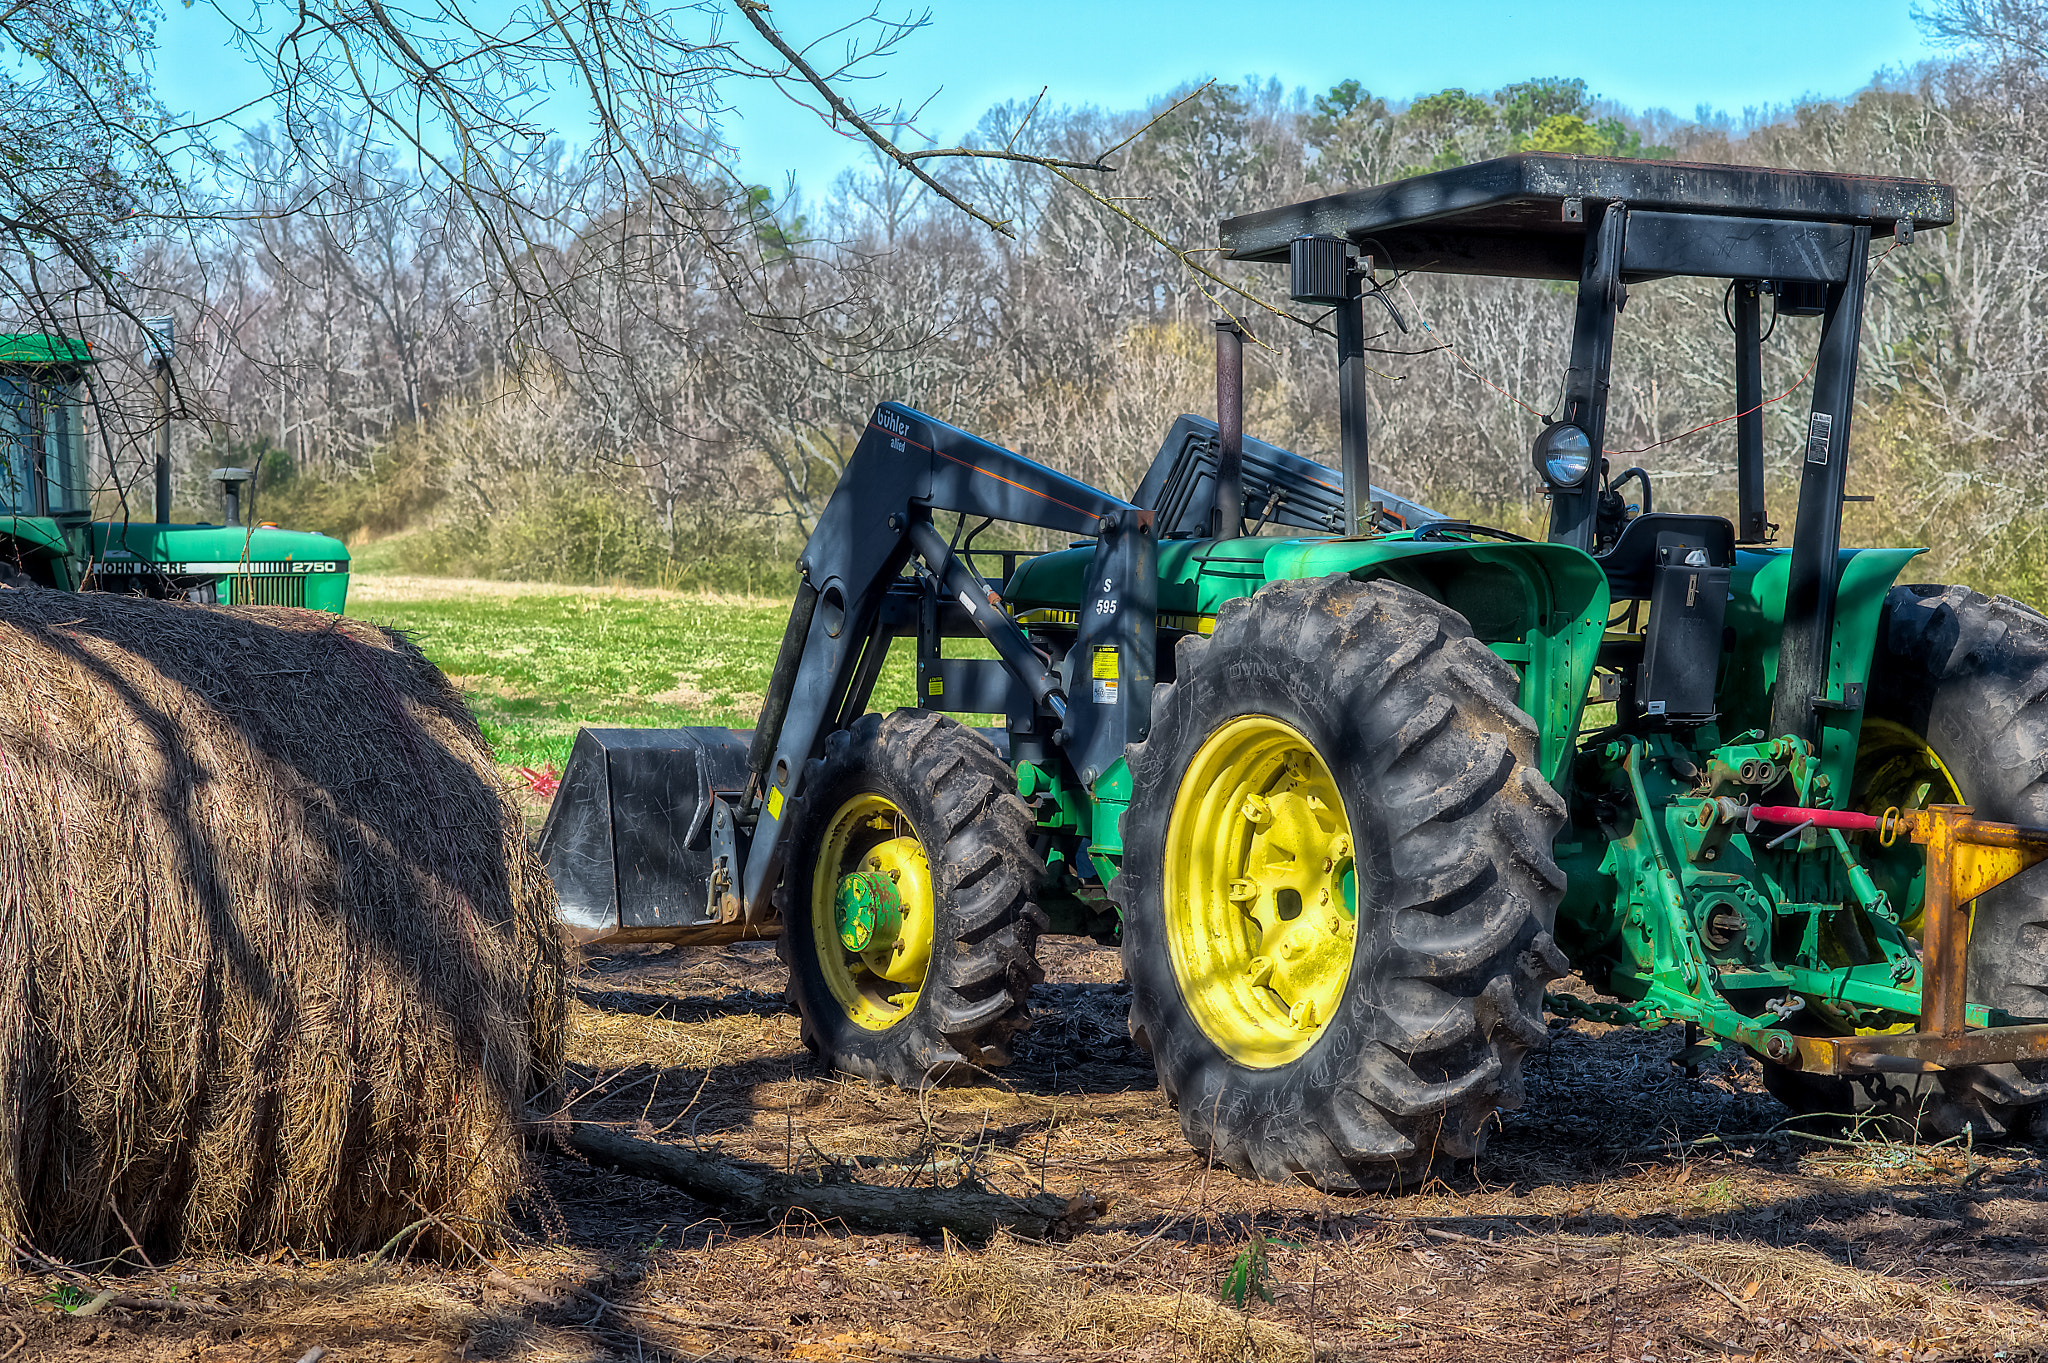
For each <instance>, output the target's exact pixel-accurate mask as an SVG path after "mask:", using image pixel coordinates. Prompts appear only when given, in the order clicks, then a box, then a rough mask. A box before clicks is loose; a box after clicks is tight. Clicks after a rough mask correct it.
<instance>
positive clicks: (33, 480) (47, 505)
mask: <svg viewBox="0 0 2048 1363" xmlns="http://www.w3.org/2000/svg"><path fill="white" fill-rule="evenodd" d="M84 387H85V386H84V384H83V383H82V382H71V383H49V382H46V381H43V380H41V379H37V378H34V377H31V376H28V375H23V374H8V375H0V514H13V515H19V516H48V515H56V514H60V513H63V512H67V511H81V510H84V509H85V506H86V489H85V469H86V462H87V461H86V452H85V403H84Z"/></svg>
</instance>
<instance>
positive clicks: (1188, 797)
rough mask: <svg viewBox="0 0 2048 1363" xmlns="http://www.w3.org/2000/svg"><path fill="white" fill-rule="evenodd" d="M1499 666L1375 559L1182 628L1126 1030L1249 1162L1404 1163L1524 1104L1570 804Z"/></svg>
mask: <svg viewBox="0 0 2048 1363" xmlns="http://www.w3.org/2000/svg"><path fill="white" fill-rule="evenodd" d="M1515 694H1516V684H1515V677H1514V674H1513V673H1512V671H1510V669H1509V668H1508V666H1507V665H1506V664H1505V663H1503V662H1502V661H1501V660H1500V659H1499V658H1497V657H1496V656H1495V655H1494V654H1493V653H1492V652H1491V651H1490V650H1489V649H1488V648H1487V647H1486V646H1485V645H1484V644H1482V643H1480V642H1479V641H1478V640H1477V639H1475V638H1473V637H1472V631H1471V629H1470V627H1469V626H1468V625H1467V624H1466V622H1465V620H1464V618H1463V617H1462V616H1460V615H1458V614H1457V613H1456V612H1455V611H1452V610H1450V609H1449V608H1447V607H1445V606H1443V605H1441V604H1439V603H1438V602H1436V601H1433V600H1431V599H1429V598H1428V597H1425V596H1423V595H1421V594H1420V593H1418V592H1415V591H1412V590H1409V589H1408V588H1405V587H1400V586H1396V585H1393V584H1391V583H1385V582H1373V583H1360V582H1355V581H1352V580H1351V579H1349V578H1347V577H1341V576H1340V577H1330V578H1322V579H1317V580H1313V581H1287V582H1277V583H1273V584H1272V585H1270V586H1267V587H1265V588H1264V589H1263V590H1261V591H1260V592H1259V593H1258V595H1257V596H1255V597H1253V598H1252V599H1250V600H1248V601H1242V600H1241V601H1232V602H1229V603H1227V604H1226V605H1225V606H1224V607H1223V609H1222V610H1221V611H1219V612H1218V614H1217V620H1216V632H1215V634H1214V636H1213V637H1212V638H1210V639H1207V640H1203V639H1200V638H1197V637H1194V636H1189V637H1188V638H1185V639H1183V640H1182V641H1181V643H1180V645H1179V648H1178V651H1177V653H1176V655H1175V681H1174V682H1173V683H1172V684H1171V685H1168V686H1163V687H1161V688H1160V689H1159V690H1158V692H1157V693H1156V694H1155V697H1154V705H1153V719H1152V729H1151V733H1150V735H1149V736H1148V738H1147V740H1146V741H1145V742H1144V743H1141V744H1137V745H1134V746H1133V747H1132V748H1131V749H1130V750H1129V754H1128V760H1129V763H1130V768H1131V778H1132V794H1131V804H1130V808H1129V810H1128V812H1127V813H1126V814H1125V815H1124V823H1123V836H1124V848H1125V854H1124V863H1123V868H1122V871H1121V873H1120V874H1119V875H1118V877H1117V879H1116V881H1115V882H1114V884H1113V886H1112V890H1111V893H1112V894H1113V896H1114V897H1115V898H1116V900H1117V902H1118V903H1119V904H1120V905H1121V907H1122V909H1123V915H1124V945H1123V954H1124V969H1125V973H1126V974H1127V975H1128V976H1129V978H1130V981H1131V988H1132V1004H1131V1032H1132V1035H1133V1036H1134V1037H1135V1038H1136V1039H1137V1040H1138V1042H1139V1044H1140V1045H1141V1046H1143V1047H1144V1048H1145V1049H1147V1050H1148V1051H1150V1052H1151V1054H1152V1059H1153V1062H1154V1064H1155V1066H1156V1067H1157V1069H1158V1072H1159V1079H1160V1083H1161V1084H1162V1086H1163V1087H1164V1088H1165V1090H1166V1094H1167V1096H1168V1097H1169V1098H1170V1099H1171V1100H1173V1101H1174V1102H1175V1103H1177V1104H1178V1106H1179V1109H1180V1120H1181V1130H1182V1131H1183V1132H1184V1133H1186V1135H1187V1138H1188V1140H1189V1141H1190V1142H1191V1143H1192V1144H1193V1145H1194V1146H1195V1148H1196V1149H1197V1150H1201V1151H1203V1152H1205V1153H1208V1154H1211V1155H1212V1156H1213V1157H1214V1158H1215V1159H1216V1160H1217V1161H1218V1162H1219V1163H1221V1164H1223V1165H1225V1166H1227V1167H1228V1168H1230V1169H1233V1170H1235V1171H1236V1172H1238V1173H1239V1174H1242V1175H1246V1176H1251V1177H1257V1178H1262V1179H1266V1180H1269V1181H1274V1182H1283V1181H1295V1180H1304V1181H1307V1182H1309V1183H1312V1184H1315V1185H1316V1186H1318V1187H1321V1188H1325V1189H1332V1190H1352V1189H1372V1188H1384V1187H1389V1186H1395V1185H1402V1186H1415V1185H1416V1184H1418V1183H1420V1182H1421V1181H1422V1180H1423V1179H1424V1178H1425V1177H1426V1176H1427V1173H1428V1170H1429V1168H1430V1166H1431V1163H1432V1161H1434V1160H1437V1159H1454V1158H1462V1157H1469V1156H1472V1155H1476V1154H1477V1153H1478V1152H1479V1149H1480V1146H1481V1144H1482V1142H1483V1140H1484V1136H1485V1127H1486V1124H1487V1122H1488V1120H1489V1119H1490V1118H1491V1117H1492V1116H1493V1114H1494V1112H1495V1110H1496V1109H1499V1108H1512V1107H1517V1106H1519V1105H1520V1104H1521V1101H1522V1081H1521V1063H1522V1057H1523V1055H1524V1053H1525V1052H1527V1051H1528V1050H1529V1048H1531V1047H1533V1046H1538V1045H1541V1044H1542V1043H1543V1041H1544V1040H1545V1036H1546V1033H1545V1030H1544V1025H1543V1014H1542V993H1543V985H1544V983H1545V982H1546V981H1548V980H1552V979H1555V978H1557V977H1558V976H1560V975H1562V974H1563V973H1564V971H1565V969H1566V962H1565V959H1564V956H1563V954H1562V953H1561V952H1560V951H1559V950H1558V948H1557V946H1556V944H1555V943H1554V942H1553V940H1552V938H1551V930H1552V927H1553V925H1554V922H1555V918H1556V913H1557V905H1558V901H1559V898H1560V897H1561V895H1562V892H1563V889H1564V876H1563V874H1562V873H1561V872H1560V871H1559V869H1558V867H1557V864H1556V862H1555V861H1554V860H1553V859H1552V857H1551V840H1552V838H1553V837H1554V836H1555V835H1556V833H1557V832H1558V830H1559V829H1560V828H1561V827H1562V826H1563V823H1564V818H1565V807H1564V803H1563V802H1562V801H1561V800H1560V799H1559V798H1558V797H1557V795H1556V794H1555V793H1554V792H1553V791H1552V790H1551V789H1550V787H1549V786H1548V785H1547V784H1546V783H1545V782H1544V780H1543V778H1542V777H1541V776H1540V775H1539V774H1538V769H1537V766H1536V757H1535V750H1536V730H1535V726H1534V724H1533V723H1532V722H1531V721H1530V720H1529V718H1528V716H1527V715H1525V714H1523V713H1522V711H1521V710H1520V709H1519V708H1517V706H1516V704H1515Z"/></svg>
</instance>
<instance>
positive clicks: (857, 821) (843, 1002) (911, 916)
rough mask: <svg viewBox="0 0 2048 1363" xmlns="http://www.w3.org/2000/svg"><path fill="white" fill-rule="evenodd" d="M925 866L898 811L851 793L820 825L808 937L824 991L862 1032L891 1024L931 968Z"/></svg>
mask: <svg viewBox="0 0 2048 1363" xmlns="http://www.w3.org/2000/svg"><path fill="white" fill-rule="evenodd" d="M937 917H938V914H937V909H936V905H935V902H934V900H933V897H932V872H931V863H930V862H929V860H928V859H927V858H926V857H925V852H924V844H923V843H922V842H921V841H919V839H918V836H917V830H916V829H914V828H912V827H911V825H910V820H909V819H907V818H905V817H904V815H903V811H902V810H900V809H898V808H897V807H896V806H895V805H894V804H892V803H891V802H890V801H888V800H886V799H884V798H883V797H881V796H879V795H856V796H854V797H853V798H852V799H850V800H848V801H846V802H845V803H844V804H842V805H840V806H839V808H838V809H837V810H836V811H834V812H833V815H832V818H831V819H830V821H829V822H827V824H826V825H825V836H824V841H823V843H822V845H821V846H820V847H819V849H818V860H817V863H816V865H815V867H814V868H813V869H812V872H811V936H812V941H813V943H814V945H815V946H816V948H817V957H818V965H819V969H820V970H821V972H822V973H823V974H824V977H825V986H826V988H828V989H830V990H831V991H832V997H833V999H834V1000H835V1001H836V1002H837V1003H838V1004H839V1006H840V1008H841V1009H842V1010H844V1011H845V1013H846V1016H847V1017H848V1018H850V1019H851V1020H852V1021H854V1022H856V1023H858V1024H859V1025H860V1026H862V1027H866V1028H867V1029H869V1030H870V1031H876V1032H879V1031H885V1030H887V1029H888V1028H890V1027H893V1026H895V1025H896V1024H897V1023H898V1022H901V1021H902V1020H903V1019H904V1017H905V1016H906V1015H907V1014H908V1013H909V1012H910V1010H911V1008H912V1007H913V1006H915V1005H916V1003H917V996H918V994H919V993H920V992H921V991H922V990H923V989H924V981H925V974H926V972H927V971H928V970H929V969H930V968H931V959H932V940H933V937H932V934H933V928H934V926H935V925H936V923H937Z"/></svg>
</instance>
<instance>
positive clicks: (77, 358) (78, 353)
mask: <svg viewBox="0 0 2048 1363" xmlns="http://www.w3.org/2000/svg"><path fill="white" fill-rule="evenodd" d="M91 363H93V354H92V349H91V347H89V346H88V345H86V343H85V342H84V341H75V340H72V339H71V338H70V337H68V336H48V335H43V334H40V333H30V334H27V335H19V336H5V335H0V365H8V364H19V365H46V364H62V365H74V364H91Z"/></svg>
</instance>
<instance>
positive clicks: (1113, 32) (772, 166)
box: [158, 0, 1934, 195]
mask: <svg viewBox="0 0 2048 1363" xmlns="http://www.w3.org/2000/svg"><path fill="white" fill-rule="evenodd" d="M220 3H223V4H225V5H228V6H230V7H231V12H246V6H247V5H248V4H249V3H250V0H220ZM484 7H485V8H488V7H490V6H489V3H488V0H487V4H486V6H484ZM264 8H265V9H268V10H272V11H274V12H281V10H282V7H281V6H280V5H278V4H277V3H276V0H267V3H266V4H265V5H264ZM911 8H915V9H917V10H921V9H922V8H924V6H915V7H911V6H902V7H898V6H897V3H896V0H884V11H885V12H886V13H890V14H897V13H902V12H905V10H906V9H911ZM929 8H930V10H931V14H932V17H931V22H930V23H929V24H928V25H927V26H926V27H925V28H924V29H923V30H921V31H920V32H918V33H916V34H914V35H912V36H911V37H910V38H909V39H907V40H906V41H905V42H904V44H903V46H902V47H901V49H900V50H899V52H898V54H897V55H896V56H895V57H894V58H893V59H891V60H890V61H889V63H888V64H887V67H886V69H885V74H884V75H883V77H882V78H880V79H876V80H872V81H868V82H865V83H864V84H863V85H862V86H861V87H859V89H858V91H857V94H858V96H859V97H860V98H861V99H862V100H863V101H864V102H870V103H871V102H879V101H895V100H901V101H903V102H905V103H908V104H913V105H914V104H917V103H920V102H923V101H926V100H927V99H929V103H928V104H927V105H926V109H925V114H924V117H923V119H922V120H921V125H922V126H923V127H924V128H926V129H927V130H928V131H929V132H930V133H931V134H932V135H933V136H935V137H938V138H940V139H943V140H945V141H946V142H948V143H949V144H950V143H951V142H952V141H954V140H956V139H957V138H958V137H959V136H960V135H962V134H963V133H965V132H966V131H968V130H969V129H971V128H972V127H973V125H974V123H975V121H976V120H977V119H978V118H979V117H980V116H981V114H982V112H983V111H984V110H985V109H987V108H988V107H989V106H990V105H992V104H995V103H998V102H1000V101H1002V100H1005V99H1022V100H1029V99H1030V98H1032V97H1033V96H1035V95H1036V94H1037V93H1038V91H1039V88H1040V87H1041V86H1049V87H1050V90H1049V92H1048V94H1047V100H1048V102H1049V103H1050V104H1052V105H1054V106H1057V105H1059V104H1074V105H1083V104H1094V105H1098V106H1102V107H1105V108H1129V107H1135V106H1137V105H1140V104H1142V103H1144V102H1145V101H1146V100H1147V99H1149V98H1150V97H1151V96H1153V95H1156V94H1159V93H1162V92H1164V91H1166V90H1168V89H1171V88H1173V87H1174V86H1176V85H1179V84H1181V83H1183V82H1186V81H1189V80H1198V79H1202V78H1205V77H1210V76H1215V77H1220V78H1222V79H1224V80H1238V79H1242V78H1243V77H1245V76H1247V75H1256V76H1259V77H1262V78H1263V77H1277V78H1278V79H1279V80H1280V81H1281V83H1282V84H1283V85H1285V86H1287V87H1289V88H1290V89H1291V88H1293V87H1296V86H1305V87H1307V88H1308V89H1309V90H1310V91H1311V92H1317V91H1321V90H1324V89H1327V88H1328V87H1329V86H1331V85H1333V84H1335V83H1336V82H1337V81H1340V80H1343V79H1346V78H1352V79H1356V80H1358V81H1360V82H1362V83H1363V84H1364V85H1365V86H1366V87H1367V88H1368V89H1370V90H1372V91H1373V92H1374V93H1375V94H1379V95H1382V96H1385V97H1387V98H1390V99H1406V98H1410V97H1412V96H1414V95H1418V94H1427V93H1429V92H1431V91H1434V90H1439V89H1442V88H1444V87H1446V86H1451V85H1461V86H1465V87H1468V88H1472V89H1478V90H1490V89H1494V88H1497V87H1498V86H1501V85H1504V84H1506V83H1508V82H1510V81H1515V80H1523V79H1527V78H1529V77H1531V76H1579V77H1582V78H1584V79H1585V80H1586V82H1587V83H1588V85H1589V86H1590V87H1591V88H1592V90H1593V91H1594V92H1595V93H1596V94H1598V95H1601V96H1605V97H1607V98H1610V99H1614V100H1617V101H1619V102H1621V103H1623V104H1626V105H1629V106H1631V107H1633V108H1636V109H1649V108H1659V107H1661V108H1666V109H1669V110H1671V111H1673V112H1674V113H1677V114H1680V115H1682V116H1687V117H1689V116H1691V115H1692V114H1693V113H1694V111H1695V109H1696V108H1698V107H1699V106H1701V105H1707V106H1712V107H1714V108H1717V109H1720V110H1724V111H1726V112H1728V113H1731V114H1734V115H1737V116H1738V117H1739V116H1740V115H1741V114H1742V113H1743V111H1744V110H1745V109H1749V108H1757V107H1762V106H1768V105H1777V104H1784V103H1787V102H1789V101H1792V100H1795V99H1798V98H1799V97H1801V96H1803V95H1822V96H1839V95H1846V94H1849V93H1851V92H1852V91H1854V90H1856V89H1858V88H1860V87H1861V86H1863V85H1865V84H1867V83H1868V82H1869V81H1870V79H1871V78H1872V77H1873V76H1874V75H1876V74H1877V73H1878V72H1879V71H1880V70H1885V69H1891V70H1897V69H1899V68H1901V67H1905V66H1910V65H1912V64H1913V63H1915V62H1918V61H1920V60H1923V59H1924V58H1926V57H1928V56H1931V55H1934V49H1933V48H1931V47H1930V46H1929V44H1928V43H1927V42H1926V40H1925V38H1924V36H1923V35H1922V34H1921V32H1920V30H1919V29H1918V27H1917V26H1916V25H1915V24H1914V22H1913V19H1912V15H1911V11H1910V5H1909V3H1908V0H1705V2H1704V3H1701V2H1695V3H1688V4H1677V3H1654V0H1635V2H1634V3H1625V2H1624V0H1576V3H1570V4H1566V3H1560V2H1559V0H1543V2H1541V3H1535V2H1533V0H1462V2H1460V0H1435V2H1434V3H1425V4H1416V5H1384V6H1366V5H1350V4H1331V3H1327V0H1325V3H1319V4H1307V3H1296V2H1295V0H1287V2H1285V3H1282V2H1280V0H1267V3H1265V4H1264V5H1247V4H1245V3H1242V0H1239V2H1238V3H1220V2H1218V0H1174V2H1173V3H1158V2H1156V0H1146V3H1130V2H1129V0H1037V3H1007V4H1006V3H1000V2H999V0H930V3H929ZM864 13H866V6H865V5H864V4H861V3H859V2H858V0H775V4H774V10H773V14H774V17H775V19H776V21H777V23H778V24H779V25H780V26H781V28H782V31H783V32H784V33H785V34H787V35H789V36H791V37H792V38H799V39H806V38H809V37H812V36H815V35H817V34H821V33H825V32H828V31H829V30H831V29H832V28H835V27H837V26H838V25H839V24H842V23H845V22H846V21H848V20H849V19H853V18H857V17H858V16H860V15H861V14H864ZM729 31H730V33H731V35H732V36H734V37H735V38H739V39H741V40H742V50H743V51H744V52H745V53H746V54H747V55H748V56H750V57H753V58H755V59H757V60H763V61H765V60H768V59H770V58H771V57H772V55H773V54H772V53H771V52H769V51H768V50H767V48H766V46H765V44H762V43H760V42H759V41H758V39H756V37H755V35H754V34H753V32H752V31H751V30H750V29H748V28H747V27H746V25H745V24H744V23H743V22H741V21H738V20H737V17H736V16H735V17H734V18H733V20H731V21H730V28H729ZM226 33H227V28H226V25H225V24H224V23H223V21H222V20H221V18H220V16H219V15H218V14H217V13H216V12H214V11H213V10H211V9H210V8H209V7H208V5H207V4H206V3H205V0H201V3H199V4H197V5H195V6H194V7H192V8H190V9H184V8H180V7H178V6H175V5H174V6H172V7H170V12H169V13H168V14H167V15H166V17H165V21H164V29H163V43H162V50H161V52H160V53H159V61H158V88H159V90H160V92H161V93H162V94H163V96H164V97H165V100H166V102H167V103H169V104H170V105H171V106H172V107H173V108H179V109H187V110H192V111H194V112H197V113H201V114H205V113H210V112H219V111H221V110H224V109H226V108H228V107H231V106H232V105H233V103H235V102H237V101H238V100H239V99H240V98H246V96H247V93H248V92H250V91H251V90H253V89H254V88H256V87H255V86H254V84H253V82H252V81H251V80H250V79H249V78H248V77H246V76H244V75H243V74H242V73H241V72H239V71H238V70H237V69H236V62H237V60H238V59H237V58H235V57H234V56H233V55H231V54H227V53H225V52H224V43H225V38H226ZM838 50H839V49H838V45H837V44H832V43H827V44H825V45H824V46H823V47H821V48H820V49H819V55H820V57H821V58H824V59H829V58H831V57H833V56H835V55H836V54H837V52H838ZM743 86H744V83H742V82H734V83H733V84H732V85H731V87H730V88H729V89H728V91H727V98H728V99H730V100H731V101H732V102H733V104H734V106H735V116H734V117H732V118H731V119H730V120H729V122H728V124H727V128H726V132H727V136H728V137H729V139H730V140H731V141H732V142H733V143H734V145H735V146H736V147H737V148H738V150H739V152H740V156H741V166H742V169H743V171H744V173H745V174H746V175H747V177H748V178H749V179H752V180H755V181H757V182H765V183H768V184H772V185H775V186H777V187H778V188H779V187H781V185H782V184H783V183H784V180H785V178H786V177H787V176H788V175H790V174H792V173H793V174H795V175H796V176H797V177H798V180H799V182H800V184H801V187H802V188H803V189H804V191H805V192H806V193H809V194H813V195H815V194H820V193H822V192H824V191H826V190H828V189H829V188H830V184H831V180H832V178H833V177H834V176H835V175H836V174H837V173H838V172H839V171H840V170H841V169H843V168H844V167H846V166H847V165H849V164H852V163H853V162H854V161H855V160H856V159H858V158H859V156H860V149H859V148H858V147H857V146H856V145H854V144H852V143H850V142H849V141H847V140H846V139H843V138H840V137H837V136H835V135H834V134H832V133H831V132H829V131H828V130H826V129H825V128H824V127H823V126H822V125H821V124H820V123H819V122H818V121H817V119H816V118H815V117H813V116H812V115H811V114H810V113H809V112H807V111H805V110H803V109H800V108H797V107H796V106H794V105H792V104H790V103H789V102H787V101H786V100H784V99H782V98H780V97H779V96H776V95H774V94H773V93H772V92H768V91H764V90H761V89H758V88H757V89H751V90H750V89H746V88H743ZM561 116H562V118H563V119H564V120H565V122H567V123H568V125H569V126H565V127H563V128H562V129H561V131H562V132H563V133H564V134H566V135H568V136H569V137H571V138H572V140H573V139H576V138H577V137H579V136H580V134H581V133H582V131H583V129H582V128H581V127H580V126H577V124H578V122H579V121H580V120H582V119H583V118H584V116H585V113H584V109H583V108H582V107H581V106H580V105H579V106H574V107H571V106H569V105H567V104H565V105H564V107H563V109H562V115H561Z"/></svg>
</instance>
